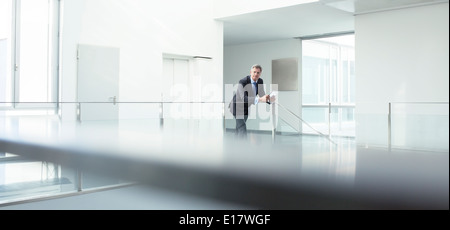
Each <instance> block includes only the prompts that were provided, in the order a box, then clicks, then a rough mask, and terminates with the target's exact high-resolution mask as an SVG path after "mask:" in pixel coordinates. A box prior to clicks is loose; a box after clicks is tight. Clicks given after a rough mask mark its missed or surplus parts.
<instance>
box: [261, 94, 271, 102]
mask: <svg viewBox="0 0 450 230" xmlns="http://www.w3.org/2000/svg"><path fill="white" fill-rule="evenodd" d="M269 100H270V96H269V95H264V96H262V97H260V98H259V102H265V103H268V102H270V101H269Z"/></svg>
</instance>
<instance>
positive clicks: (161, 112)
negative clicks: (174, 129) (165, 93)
mask: <svg viewBox="0 0 450 230" xmlns="http://www.w3.org/2000/svg"><path fill="white" fill-rule="evenodd" d="M159 127H160V128H163V127H164V104H163V102H162V101H161V103H159Z"/></svg>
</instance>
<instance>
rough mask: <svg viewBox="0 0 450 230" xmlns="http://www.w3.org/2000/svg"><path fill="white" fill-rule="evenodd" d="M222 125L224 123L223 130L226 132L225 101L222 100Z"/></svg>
mask: <svg viewBox="0 0 450 230" xmlns="http://www.w3.org/2000/svg"><path fill="white" fill-rule="evenodd" d="M222 125H223V132H224V133H226V130H227V128H226V126H225V102H222Z"/></svg>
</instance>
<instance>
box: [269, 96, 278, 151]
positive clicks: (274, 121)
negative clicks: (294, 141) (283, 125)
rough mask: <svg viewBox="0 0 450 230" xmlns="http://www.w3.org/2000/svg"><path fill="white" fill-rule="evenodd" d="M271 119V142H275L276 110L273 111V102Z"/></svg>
mask: <svg viewBox="0 0 450 230" xmlns="http://www.w3.org/2000/svg"><path fill="white" fill-rule="evenodd" d="M270 114H271V116H270V117H271V119H272V143H275V134H276V128H277V127H276V122H277V120H276V119H277V117H276V111H275V102H273V103H272V111H271V113H270Z"/></svg>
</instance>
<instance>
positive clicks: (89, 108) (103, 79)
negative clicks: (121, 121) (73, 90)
mask: <svg viewBox="0 0 450 230" xmlns="http://www.w3.org/2000/svg"><path fill="white" fill-rule="evenodd" d="M119 65H120V50H119V48H114V47H102V46H92V45H78V81H77V84H78V87H77V100H78V103H79V105H80V108H79V119H80V120H81V121H87V120H117V119H118V117H119V105H118V103H117V102H118V101H119Z"/></svg>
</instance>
